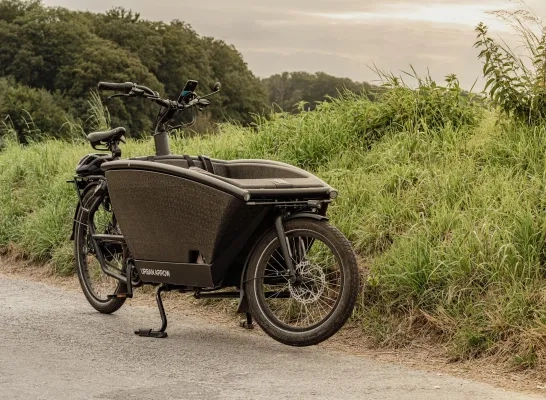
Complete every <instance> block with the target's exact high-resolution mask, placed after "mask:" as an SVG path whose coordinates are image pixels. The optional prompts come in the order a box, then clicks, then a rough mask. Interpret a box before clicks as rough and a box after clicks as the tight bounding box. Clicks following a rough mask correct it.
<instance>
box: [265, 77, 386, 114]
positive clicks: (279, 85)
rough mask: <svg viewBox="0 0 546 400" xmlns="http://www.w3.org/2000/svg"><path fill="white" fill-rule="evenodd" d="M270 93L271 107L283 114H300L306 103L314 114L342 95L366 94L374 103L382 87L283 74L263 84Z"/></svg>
mask: <svg viewBox="0 0 546 400" xmlns="http://www.w3.org/2000/svg"><path fill="white" fill-rule="evenodd" d="M262 82H263V83H264V84H265V86H266V87H267V92H268V93H269V103H270V104H274V105H275V107H277V108H278V109H279V110H280V111H287V112H297V111H299V110H300V108H301V107H299V106H298V105H299V104H300V103H301V102H303V103H304V105H305V110H308V111H310V110H314V109H315V107H316V106H317V104H318V103H319V102H323V101H325V100H327V99H329V98H332V97H334V98H335V97H338V96H339V94H340V93H342V92H346V91H350V92H352V93H355V94H361V93H366V94H367V95H368V97H369V98H370V99H374V98H375V96H374V95H375V93H376V92H377V90H378V87H376V86H373V85H370V84H369V83H365V82H364V83H359V82H354V81H352V80H350V79H349V78H337V77H335V76H331V75H328V74H325V73H324V72H317V73H315V74H310V73H308V72H292V73H290V72H283V73H282V74H276V75H273V76H270V77H269V78H267V79H264V80H263V81H262Z"/></svg>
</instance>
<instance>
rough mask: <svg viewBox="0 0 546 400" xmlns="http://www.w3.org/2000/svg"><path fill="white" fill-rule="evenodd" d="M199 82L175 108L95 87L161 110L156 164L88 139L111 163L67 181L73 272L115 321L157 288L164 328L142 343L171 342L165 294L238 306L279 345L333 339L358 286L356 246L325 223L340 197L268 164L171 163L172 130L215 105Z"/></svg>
mask: <svg viewBox="0 0 546 400" xmlns="http://www.w3.org/2000/svg"><path fill="white" fill-rule="evenodd" d="M196 85H197V82H196V81H188V84H187V85H186V88H185V90H184V91H183V92H182V94H181V96H180V98H179V99H178V100H176V101H173V100H167V99H163V98H161V97H160V96H159V94H158V93H157V92H155V91H153V90H151V89H149V88H147V87H145V86H141V85H137V84H134V83H130V82H126V83H103V82H101V83H99V86H98V88H99V90H111V91H117V92H118V93H117V94H115V95H114V96H111V97H117V96H127V97H142V98H145V99H148V100H150V101H153V102H155V103H157V104H158V105H159V106H160V110H159V113H158V116H157V119H156V122H155V126H154V141H155V148H156V154H155V155H153V156H144V157H137V158H132V159H121V150H120V143H122V142H124V134H125V129H124V128H117V129H113V130H111V131H107V132H95V133H91V134H89V135H88V139H89V141H90V142H91V145H92V147H93V148H94V149H96V150H99V151H107V153H106V154H90V155H87V156H85V157H83V158H82V159H81V160H80V162H79V164H78V166H77V170H76V176H75V178H74V180H73V181H71V182H72V183H73V184H74V186H75V188H76V191H77V193H78V197H79V202H78V205H77V209H76V212H75V218H74V225H73V233H72V239H73V240H74V252H75V258H76V271H77V274H78V277H79V280H80V284H81V287H82V290H83V292H84V294H85V296H86V298H87V300H88V301H89V303H90V304H91V305H92V306H93V307H94V308H95V309H96V310H98V311H99V312H101V313H106V314H108V313H113V312H115V311H116V310H118V309H119V308H120V307H121V306H122V305H123V304H124V302H125V300H126V299H127V298H130V297H132V296H133V291H134V289H135V288H137V287H139V286H142V285H146V284H151V285H156V286H157V290H156V300H157V304H158V307H159V311H160V314H161V320H162V325H161V328H160V329H158V330H152V329H139V330H137V331H135V333H136V334H138V335H141V336H149V337H166V336H167V333H166V331H165V330H166V327H167V318H166V315H165V311H164V308H163V304H162V299H161V293H162V292H165V291H172V290H176V291H179V292H182V293H185V292H190V293H193V294H194V296H195V297H196V298H236V299H239V307H238V312H240V313H246V319H245V320H244V321H243V322H242V323H241V324H242V326H244V327H247V328H251V327H253V318H254V319H255V320H256V321H257V323H258V324H259V325H260V327H261V328H262V329H263V330H264V331H265V332H266V333H267V334H268V335H269V336H271V337H272V338H274V339H275V340H277V341H279V342H282V343H285V344H288V345H293V346H308V345H314V344H317V343H319V342H321V341H323V340H326V339H328V338H329V337H330V336H332V335H333V334H334V333H336V332H337V331H338V330H339V329H340V328H341V327H342V326H343V324H344V323H345V322H346V321H347V319H348V318H349V317H350V315H351V313H352V310H353V308H354V306H355V303H356V299H357V294H358V290H359V284H360V278H359V273H358V265H357V260H356V257H355V254H354V252H353V250H352V248H351V245H350V243H349V241H348V240H347V239H346V238H345V237H344V236H343V234H342V233H341V232H340V231H338V230H337V229H336V228H334V227H333V226H331V225H330V224H329V223H328V219H327V217H326V211H327V209H328V205H329V203H330V202H332V200H333V199H335V198H336V197H337V192H336V191H335V190H334V189H332V188H331V187H330V186H328V185H327V184H326V183H325V182H323V181H322V180H320V179H319V178H317V177H316V176H314V175H312V174H310V173H308V172H306V171H304V170H302V169H299V168H296V167H294V166H291V165H288V164H284V163H281V162H275V161H269V160H232V161H225V160H217V159H211V158H209V157H207V156H188V155H172V154H171V152H170V149H169V142H168V136H167V135H168V133H169V131H170V130H172V129H175V128H179V127H180V125H179V126H178V127H172V126H170V125H169V122H170V121H171V120H172V119H173V117H174V116H175V115H176V114H178V113H179V112H181V111H185V110H191V111H192V116H193V118H192V122H190V123H188V124H185V125H184V126H187V125H190V124H191V123H193V122H195V110H196V109H203V108H204V107H207V106H208V105H209V104H210V102H209V101H208V100H207V97H208V96H210V95H212V94H214V93H216V92H218V91H219V90H220V84H219V83H217V84H216V85H215V88H214V90H213V92H212V93H210V94H209V95H206V96H201V97H199V96H198V95H197V94H196V93H195V86H196Z"/></svg>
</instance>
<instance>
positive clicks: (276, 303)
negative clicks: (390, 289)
mask: <svg viewBox="0 0 546 400" xmlns="http://www.w3.org/2000/svg"><path fill="white" fill-rule="evenodd" d="M287 247H288V250H289V255H290V258H291V259H292V262H293V264H294V268H295V270H296V273H297V275H298V276H299V281H298V282H296V283H290V281H289V279H288V276H287V275H286V274H284V275H283V274H280V275H279V274H278V273H279V272H286V270H285V268H286V266H285V263H284V257H283V255H282V252H281V250H280V246H279V245H278V244H277V245H276V246H275V247H274V248H272V249H271V250H270V252H269V253H268V255H267V256H266V258H265V259H264V264H262V265H263V267H262V268H263V271H262V272H263V275H262V276H260V278H259V279H258V278H256V279H258V282H260V281H261V284H262V285H263V289H262V290H263V293H266V292H269V294H268V295H267V296H264V297H265V298H264V301H265V304H266V306H267V308H268V310H269V311H268V312H269V313H271V314H272V316H273V317H274V318H275V319H277V320H278V321H279V322H280V323H281V324H282V325H286V326H288V327H292V328H297V329H308V328H309V327H312V326H315V325H317V324H320V323H322V321H323V320H324V319H325V318H327V317H328V316H329V315H330V313H331V312H332V311H333V309H334V307H335V306H336V304H337V301H338V298H339V296H340V288H341V280H340V279H341V269H340V260H338V257H337V256H336V253H334V252H333V251H332V249H331V248H330V247H329V246H328V245H327V244H326V243H325V242H323V240H322V239H321V237H319V236H317V235H316V234H314V233H313V232H312V231H309V232H306V233H305V234H298V233H290V232H288V233H287ZM279 260H282V262H280V261H279ZM279 268H282V270H281V271H279ZM281 277H282V278H284V279H285V280H286V283H285V284H282V285H281V284H280V283H277V284H276V286H271V285H269V284H268V283H266V279H268V280H269V281H268V282H269V283H273V282H275V281H273V279H275V278H281ZM271 292H273V294H271ZM287 292H289V293H290V297H289V298H281V297H279V296H280V294H281V293H287Z"/></svg>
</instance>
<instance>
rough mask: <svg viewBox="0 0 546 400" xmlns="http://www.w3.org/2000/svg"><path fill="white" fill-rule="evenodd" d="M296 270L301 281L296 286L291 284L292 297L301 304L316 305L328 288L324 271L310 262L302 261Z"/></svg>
mask: <svg viewBox="0 0 546 400" xmlns="http://www.w3.org/2000/svg"><path fill="white" fill-rule="evenodd" d="M295 270H296V274H297V275H298V276H299V277H300V279H299V280H298V281H299V282H297V283H295V284H292V283H291V284H289V291H290V294H291V296H292V297H293V298H294V299H295V300H296V301H298V302H300V303H304V304H309V303H314V302H315V301H317V300H318V299H319V298H320V296H321V295H322V293H324V290H325V288H326V275H325V273H324V271H323V270H322V268H320V267H319V266H318V265H315V264H312V263H311V262H309V261H301V262H300V263H298V264H297V265H296V266H295Z"/></svg>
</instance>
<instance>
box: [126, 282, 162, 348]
mask: <svg viewBox="0 0 546 400" xmlns="http://www.w3.org/2000/svg"><path fill="white" fill-rule="evenodd" d="M169 290H170V289H169V288H168V287H167V286H165V285H161V286H159V287H158V288H157V290H156V291H155V300H156V301H157V308H159V314H160V315H161V328H159V330H157V331H155V330H153V329H139V330H136V331H135V334H136V335H138V336H144V337H153V338H166V337H167V332H165V329H167V315H166V314H165V309H164V308H163V301H162V300H161V293H162V292H168V291H169Z"/></svg>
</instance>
